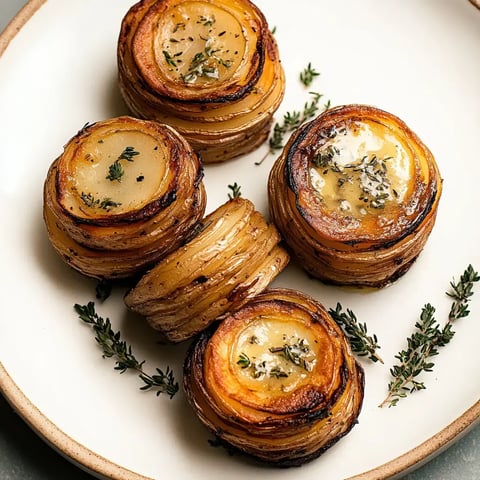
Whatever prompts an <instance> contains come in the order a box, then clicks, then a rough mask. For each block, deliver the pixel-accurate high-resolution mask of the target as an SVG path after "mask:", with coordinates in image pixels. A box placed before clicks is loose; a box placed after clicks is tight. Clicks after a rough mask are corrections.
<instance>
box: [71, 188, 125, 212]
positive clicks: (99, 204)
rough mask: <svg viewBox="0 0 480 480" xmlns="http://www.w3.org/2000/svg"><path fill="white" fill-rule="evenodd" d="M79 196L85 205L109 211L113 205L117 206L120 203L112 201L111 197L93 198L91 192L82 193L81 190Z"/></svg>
mask: <svg viewBox="0 0 480 480" xmlns="http://www.w3.org/2000/svg"><path fill="white" fill-rule="evenodd" d="M80 197H81V199H82V201H83V203H84V204H85V205H86V206H87V207H91V208H101V209H102V210H106V211H109V210H110V209H112V208H114V207H119V206H120V205H121V203H120V202H114V201H113V200H112V199H111V198H109V197H105V198H103V199H102V200H100V199H98V198H95V197H94V196H93V194H91V193H84V192H82V193H81V194H80Z"/></svg>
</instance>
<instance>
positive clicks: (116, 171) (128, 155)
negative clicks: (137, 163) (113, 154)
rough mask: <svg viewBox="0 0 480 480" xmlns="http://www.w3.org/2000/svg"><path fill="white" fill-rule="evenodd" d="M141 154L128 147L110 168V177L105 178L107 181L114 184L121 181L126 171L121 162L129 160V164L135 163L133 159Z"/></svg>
mask: <svg viewBox="0 0 480 480" xmlns="http://www.w3.org/2000/svg"><path fill="white" fill-rule="evenodd" d="M139 154H140V152H137V151H136V150H135V148H133V147H126V148H125V150H124V151H123V152H122V153H121V154H120V156H119V157H118V158H117V159H116V160H115V161H114V162H113V163H112V164H111V165H110V166H109V167H108V175H107V176H106V177H105V178H106V179H107V180H110V181H111V182H113V181H114V180H117V181H118V182H119V181H120V180H121V178H122V177H123V175H124V174H125V171H124V170H123V167H122V165H121V163H120V161H121V160H127V161H128V162H133V157H134V156H135V155H139Z"/></svg>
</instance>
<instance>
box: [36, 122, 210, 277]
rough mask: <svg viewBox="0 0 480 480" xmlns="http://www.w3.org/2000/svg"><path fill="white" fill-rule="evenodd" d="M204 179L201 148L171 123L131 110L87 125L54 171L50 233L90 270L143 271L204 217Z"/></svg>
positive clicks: (47, 195)
mask: <svg viewBox="0 0 480 480" xmlns="http://www.w3.org/2000/svg"><path fill="white" fill-rule="evenodd" d="M202 179H203V168H202V166H201V164H200V161H199V159H198V157H197V155H196V154H195V153H194V152H193V150H192V149H191V147H190V145H189V144H188V143H187V142H186V141H185V139H183V138H182V137H181V136H180V135H179V134H178V133H177V132H175V130H173V129H172V128H171V127H169V126H167V125H161V124H158V123H155V122H150V121H145V120H139V119H135V118H132V117H128V116H123V117H116V118H112V119H108V120H104V121H101V122H97V123H95V124H92V125H87V126H85V127H84V128H83V129H82V130H80V131H79V132H78V133H77V134H76V135H75V136H74V137H73V138H72V139H70V140H69V141H68V143H67V144H66V146H65V147H64V151H63V153H62V154H61V155H60V156H59V157H58V158H57V159H56V160H55V161H54V162H53V163H52V165H51V166H50V168H49V171H48V173H47V178H46V180H45V184H44V202H43V214H44V220H45V224H46V226H47V232H48V236H49V239H50V241H51V243H52V245H53V247H54V248H55V250H56V251H57V252H58V253H59V254H60V255H61V257H62V258H63V259H64V260H65V261H66V262H67V263H68V264H69V265H70V266H71V267H73V268H74V269H76V270H78V271H79V272H81V273H83V274H85V275H87V276H91V277H96V278H100V279H118V278H126V277H130V276H133V275H136V274H139V273H143V272H144V270H145V269H146V268H148V267H150V266H151V265H152V264H153V263H155V262H156V261H158V260H159V259H160V258H162V257H163V256H165V255H167V254H168V253H169V252H171V251H172V250H174V249H176V248H177V247H179V246H180V245H181V243H182V242H183V241H184V239H185V237H186V236H187V235H189V233H190V231H191V229H192V228H193V227H194V226H195V225H196V224H197V223H198V221H199V220H201V218H202V217H203V214H204V212H205V204H206V193H205V188H204V185H203V180H202Z"/></svg>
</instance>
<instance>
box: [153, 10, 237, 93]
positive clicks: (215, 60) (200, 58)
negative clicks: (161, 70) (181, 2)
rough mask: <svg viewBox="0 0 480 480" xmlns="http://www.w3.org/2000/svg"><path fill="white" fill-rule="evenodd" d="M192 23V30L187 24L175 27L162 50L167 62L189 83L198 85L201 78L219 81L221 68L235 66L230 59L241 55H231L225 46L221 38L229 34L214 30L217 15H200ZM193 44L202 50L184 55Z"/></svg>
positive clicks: (179, 23) (183, 23) (178, 23)
mask: <svg viewBox="0 0 480 480" xmlns="http://www.w3.org/2000/svg"><path fill="white" fill-rule="evenodd" d="M190 22H193V23H194V24H195V26H193V27H192V28H191V29H189V28H188V24H187V23H185V22H177V23H175V24H174V25H173V28H172V32H171V36H170V38H169V39H168V42H166V43H165V44H164V49H163V50H162V53H163V56H164V59H165V62H166V63H167V65H168V66H169V67H171V68H170V70H173V71H177V72H178V74H179V76H180V78H181V79H182V80H183V82H184V83H186V84H195V83H196V82H197V80H199V79H203V80H207V81H208V80H217V79H218V78H220V67H223V68H226V69H228V68H230V67H231V66H232V64H233V59H232V58H231V57H232V55H238V52H230V51H229V50H228V49H226V48H225V47H224V41H223V40H222V37H224V35H226V34H227V31H226V30H221V31H218V30H219V29H218V28H213V27H214V26H216V18H215V16H214V15H211V16H207V15H198V17H197V18H196V19H193V20H190ZM193 45H196V46H197V47H200V46H201V48H200V49H198V50H197V51H196V52H195V50H194V52H195V53H194V54H193V55H192V54H191V53H189V54H187V53H184V51H191V50H192V48H194V47H192V46H193ZM182 46H184V48H183V47H182ZM179 48H182V50H178V49H179ZM184 65H186V66H184Z"/></svg>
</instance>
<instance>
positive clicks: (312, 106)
mask: <svg viewBox="0 0 480 480" xmlns="http://www.w3.org/2000/svg"><path fill="white" fill-rule="evenodd" d="M309 94H310V98H311V100H310V101H307V102H305V104H304V106H303V110H293V111H287V112H286V113H285V114H284V115H283V119H282V121H281V122H276V123H275V124H274V126H273V130H272V133H271V135H270V138H269V139H268V146H269V149H268V152H267V153H266V155H265V156H264V157H263V158H262V159H260V160H259V161H258V162H255V165H261V164H262V163H263V161H264V160H265V159H266V158H267V157H268V155H273V154H275V152H276V151H277V150H281V149H282V148H283V147H284V139H285V136H286V135H287V134H289V133H292V132H294V131H295V130H297V129H298V128H299V127H300V126H301V125H303V124H304V123H305V122H307V121H308V120H310V119H312V118H313V117H314V116H315V115H316V114H317V113H319V112H320V111H322V112H323V111H325V110H327V109H328V108H330V100H329V101H327V103H325V104H324V106H323V109H321V106H320V99H321V98H322V97H323V95H322V94H321V93H318V92H309Z"/></svg>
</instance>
